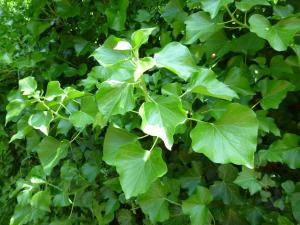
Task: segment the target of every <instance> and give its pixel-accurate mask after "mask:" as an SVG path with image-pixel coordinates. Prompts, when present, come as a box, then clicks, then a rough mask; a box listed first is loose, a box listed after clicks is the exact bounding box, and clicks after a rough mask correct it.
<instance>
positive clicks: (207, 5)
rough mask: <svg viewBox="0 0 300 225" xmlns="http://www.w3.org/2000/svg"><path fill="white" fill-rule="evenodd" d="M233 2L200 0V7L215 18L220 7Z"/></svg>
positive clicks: (226, 0) (229, 0) (227, 0)
mask: <svg viewBox="0 0 300 225" xmlns="http://www.w3.org/2000/svg"><path fill="white" fill-rule="evenodd" d="M232 2H234V0H214V1H211V0H202V1H201V3H202V8H203V10H204V11H206V12H209V13H210V16H211V18H215V17H216V16H217V14H218V12H219V10H220V9H222V8H224V7H226V6H227V5H228V4H230V3H232Z"/></svg>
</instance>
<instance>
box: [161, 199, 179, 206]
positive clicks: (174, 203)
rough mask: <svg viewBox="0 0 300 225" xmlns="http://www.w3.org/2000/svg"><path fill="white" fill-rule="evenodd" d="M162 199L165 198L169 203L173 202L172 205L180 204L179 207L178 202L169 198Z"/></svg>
mask: <svg viewBox="0 0 300 225" xmlns="http://www.w3.org/2000/svg"><path fill="white" fill-rule="evenodd" d="M164 200H166V201H167V202H170V203H171V204H173V205H177V206H180V207H181V204H179V203H178V202H174V201H172V200H171V199H168V198H164Z"/></svg>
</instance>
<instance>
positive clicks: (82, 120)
mask: <svg viewBox="0 0 300 225" xmlns="http://www.w3.org/2000/svg"><path fill="white" fill-rule="evenodd" d="M69 119H70V122H71V123H72V124H73V125H74V126H75V127H78V128H85V127H86V126H87V125H89V124H92V123H93V122H94V117H92V116H91V115H89V114H87V113H85V112H82V111H76V112H73V113H72V114H71V115H70V117H69Z"/></svg>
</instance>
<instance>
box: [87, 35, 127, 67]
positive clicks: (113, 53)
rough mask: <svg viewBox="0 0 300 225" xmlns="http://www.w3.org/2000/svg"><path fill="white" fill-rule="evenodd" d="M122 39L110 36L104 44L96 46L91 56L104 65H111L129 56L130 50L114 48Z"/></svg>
mask: <svg viewBox="0 0 300 225" xmlns="http://www.w3.org/2000/svg"><path fill="white" fill-rule="evenodd" d="M121 41H123V40H122V39H120V38H117V37H115V36H110V37H109V38H108V39H106V41H105V42H104V44H103V45H102V46H101V47H99V48H97V49H96V50H95V51H94V53H93V54H92V56H93V57H94V58H95V59H96V60H97V61H98V62H99V63H100V64H101V65H102V66H104V67H107V66H111V65H114V64H117V63H120V62H124V61H127V60H129V59H130V58H131V50H116V49H115V47H116V46H117V45H118V43H119V42H121Z"/></svg>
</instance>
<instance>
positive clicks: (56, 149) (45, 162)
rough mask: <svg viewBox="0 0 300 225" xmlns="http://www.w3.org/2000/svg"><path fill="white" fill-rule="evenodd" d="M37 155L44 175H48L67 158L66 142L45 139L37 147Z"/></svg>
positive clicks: (49, 138) (51, 138)
mask: <svg viewBox="0 0 300 225" xmlns="http://www.w3.org/2000/svg"><path fill="white" fill-rule="evenodd" d="M37 153H38V156H39V159H40V161H41V164H42V166H43V169H44V171H45V174H47V175H50V173H51V171H52V169H53V167H55V166H56V165H57V164H58V163H59V161H60V160H61V159H63V158H65V157H66V156H67V153H68V142H67V141H65V140H64V141H58V140H56V139H55V138H53V137H50V136H47V137H45V138H44V139H43V140H42V141H41V143H40V144H39V145H38V147H37Z"/></svg>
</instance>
